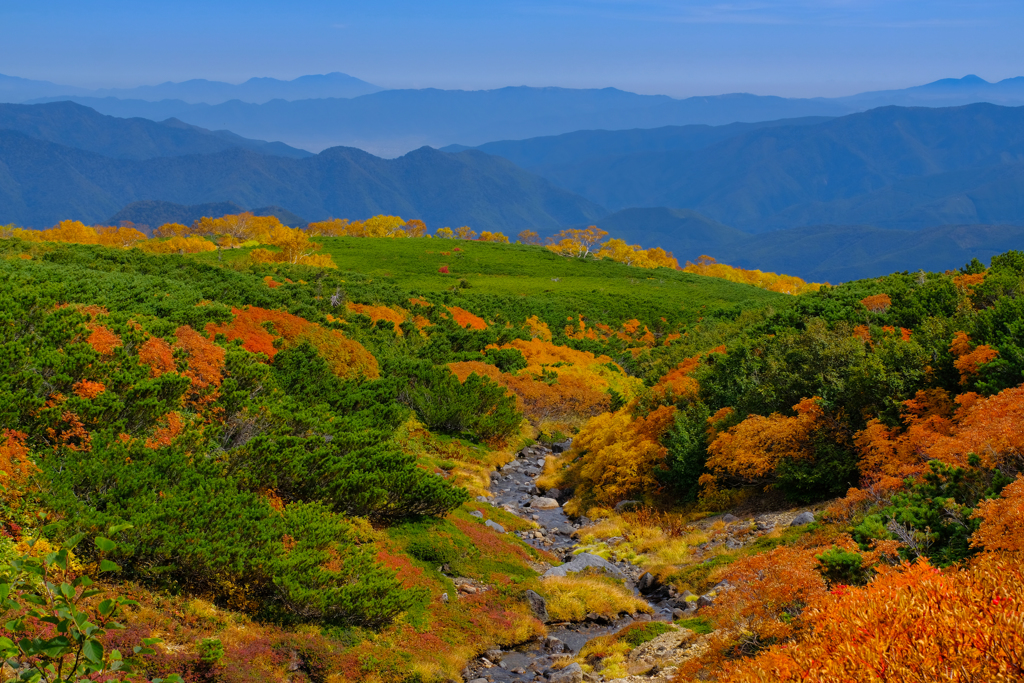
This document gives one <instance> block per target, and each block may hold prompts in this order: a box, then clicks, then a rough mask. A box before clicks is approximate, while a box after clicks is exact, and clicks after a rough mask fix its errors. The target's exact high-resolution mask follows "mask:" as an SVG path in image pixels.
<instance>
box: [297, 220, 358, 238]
mask: <svg viewBox="0 0 1024 683" xmlns="http://www.w3.org/2000/svg"><path fill="white" fill-rule="evenodd" d="M306 232H308V233H309V234H310V235H313V236H314V237H343V236H345V235H347V234H349V222H348V219H347V218H332V219H330V220H327V221H320V222H317V223H310V224H309V225H307V226H306Z"/></svg>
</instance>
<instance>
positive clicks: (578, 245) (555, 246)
mask: <svg viewBox="0 0 1024 683" xmlns="http://www.w3.org/2000/svg"><path fill="white" fill-rule="evenodd" d="M607 236H608V231H607V230H600V229H598V227H597V226H596V225H591V226H590V227H589V228H587V229H586V230H583V229H580V228H569V229H566V230H563V231H561V232H560V233H558V234H557V235H552V236H551V237H550V238H548V241H549V244H548V249H550V250H551V251H553V252H555V253H556V254H560V255H562V256H571V257H573V258H586V257H588V256H590V255H591V252H593V251H594V250H595V249H596V248H597V246H598V245H599V244H600V243H601V240H603V239H604V238H605V237H607Z"/></svg>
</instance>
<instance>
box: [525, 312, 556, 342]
mask: <svg viewBox="0 0 1024 683" xmlns="http://www.w3.org/2000/svg"><path fill="white" fill-rule="evenodd" d="M526 329H528V330H529V331H530V336H531V337H532V338H534V339H540V340H541V341H546V342H549V341H551V329H550V328H549V327H548V324H547V323H546V322H544V321H543V320H541V319H540V318H538V317H537V316H535V315H531V316H530V317H529V318H527V319H526Z"/></svg>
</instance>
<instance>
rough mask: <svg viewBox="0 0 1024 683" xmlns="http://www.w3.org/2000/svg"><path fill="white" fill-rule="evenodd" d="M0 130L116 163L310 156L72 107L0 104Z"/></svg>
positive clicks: (65, 104) (282, 146)
mask: <svg viewBox="0 0 1024 683" xmlns="http://www.w3.org/2000/svg"><path fill="white" fill-rule="evenodd" d="M0 130H12V131H17V132H19V133H24V134H25V135H27V136H29V137H32V138H36V139H38V140H45V141H47V142H55V143H57V144H60V145H65V146H67V147H74V148H76V149H83V150H86V151H89V152H95V153H96V154H102V155H103V156H108V157H113V158H115V159H150V158H153V157H175V156H185V155H188V154H211V153H213V152H220V151H222V150H226V149H233V148H236V147H237V148H242V149H248V150H252V151H254V152H261V153H263V154H274V155H277V156H284V157H293V158H296V159H301V158H303V157H308V156H312V154H310V153H309V152H306V151H305V150H301V149H295V148H294V147H289V146H288V145H285V144H283V143H280V142H264V141H262V140H248V139H246V138H243V137H241V136H238V135H235V134H233V133H231V132H229V131H209V130H205V129H203V128H197V127H196V126H190V125H188V124H185V123H182V122H181V121H178V120H175V119H169V120H167V121H163V122H161V123H156V122H154V121H150V120H148V119H140V118H133V119H121V118H117V117H113V116H104V115H103V114H100V113H98V112H96V111H95V110H93V109H90V108H88V107H83V106H82V105H79V104H75V103H73V102H53V103H51V104H32V105H23V104H0Z"/></svg>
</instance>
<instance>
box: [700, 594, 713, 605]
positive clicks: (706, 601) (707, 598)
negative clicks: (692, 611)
mask: <svg viewBox="0 0 1024 683" xmlns="http://www.w3.org/2000/svg"><path fill="white" fill-rule="evenodd" d="M713 604H715V598H714V596H712V595H702V596H700V597H699V598H697V607H710V606H711V605H713Z"/></svg>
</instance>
